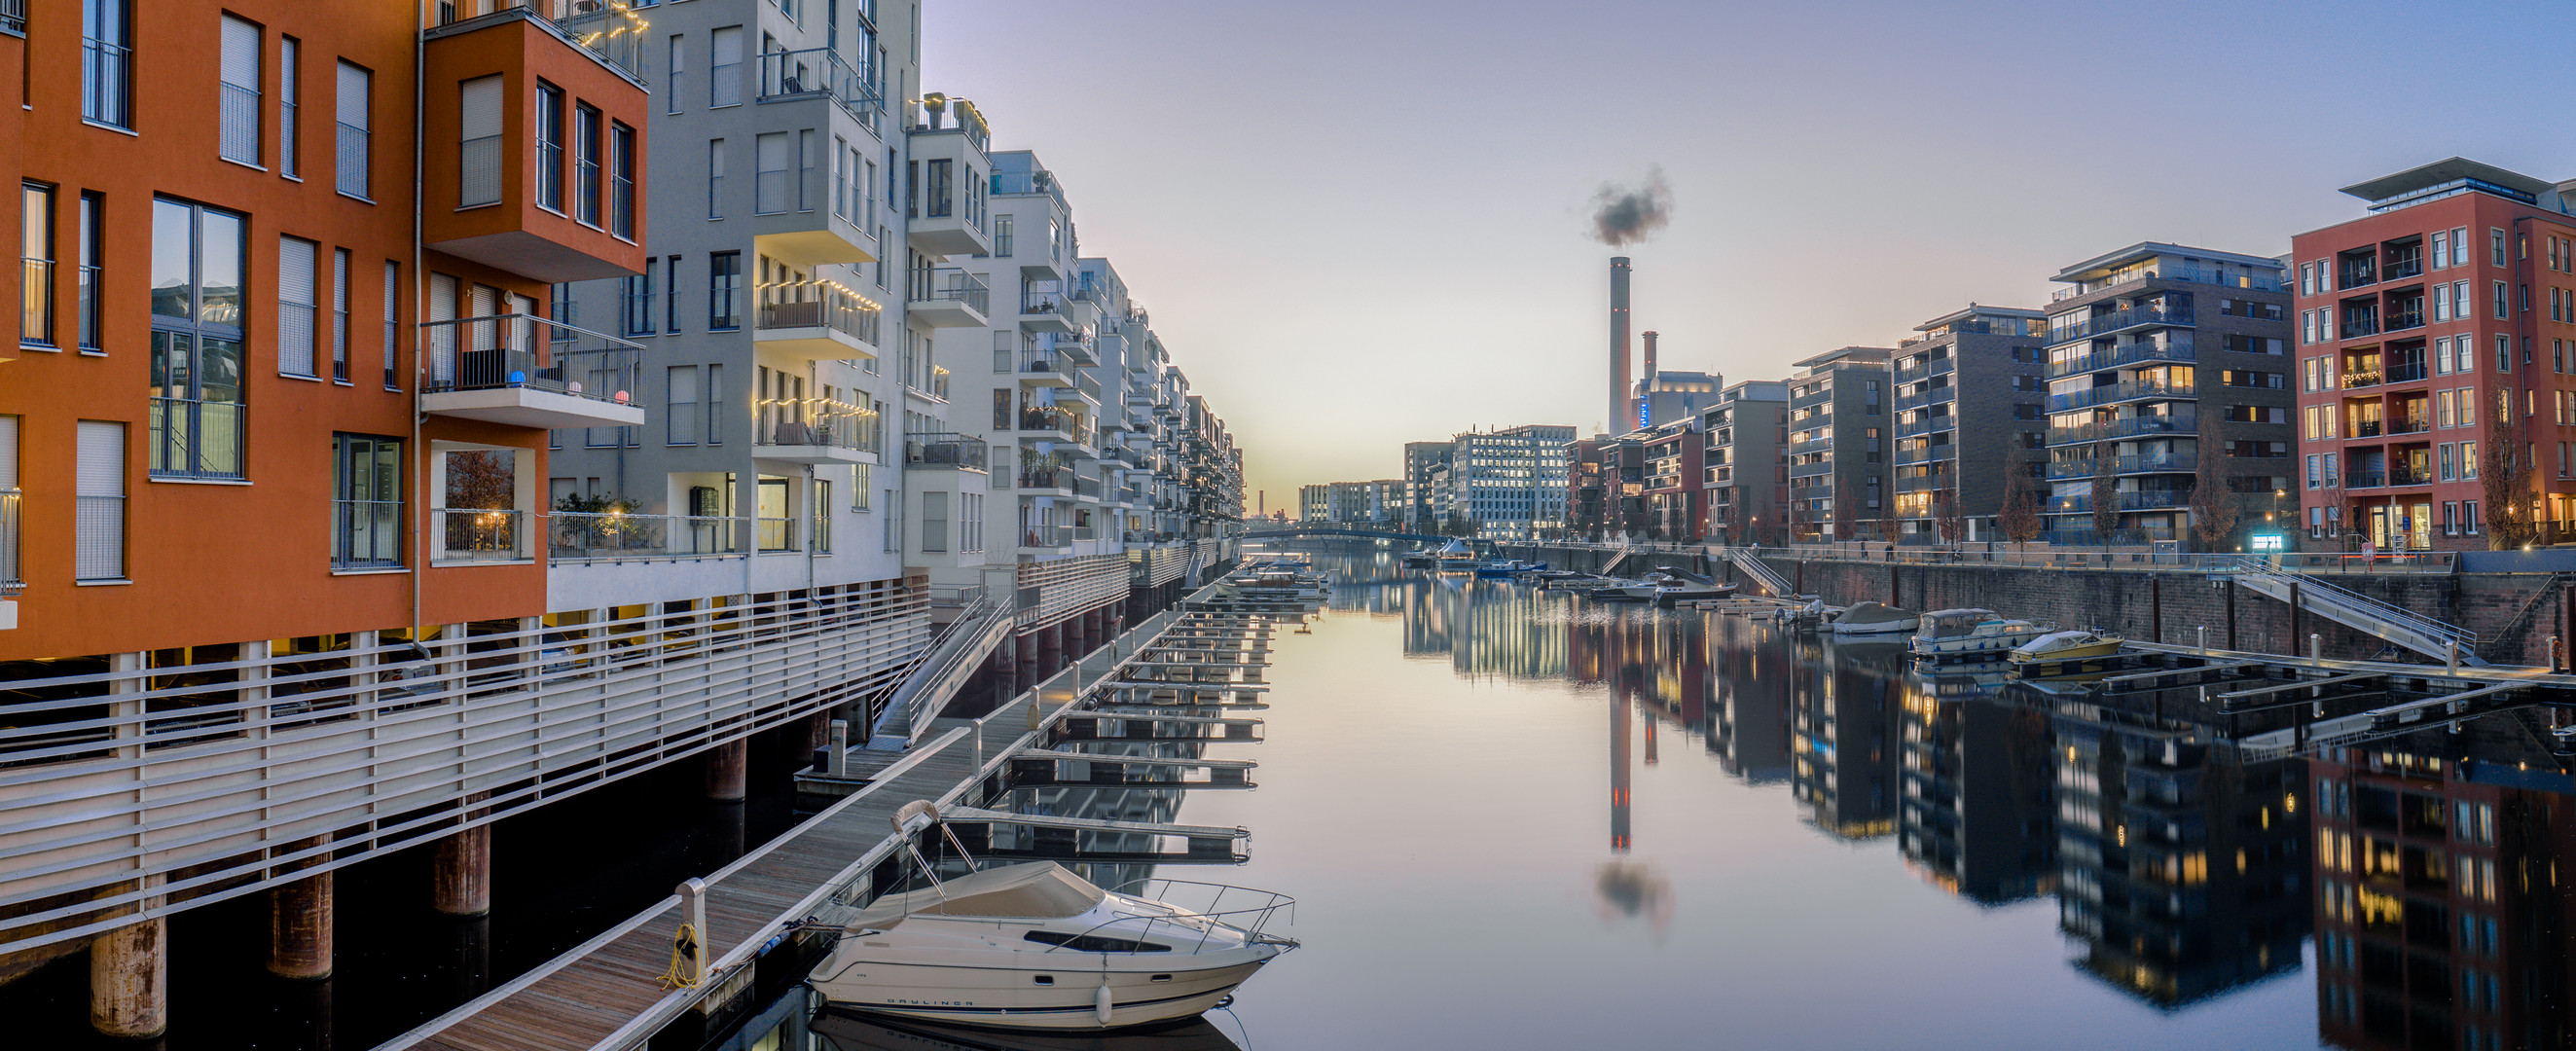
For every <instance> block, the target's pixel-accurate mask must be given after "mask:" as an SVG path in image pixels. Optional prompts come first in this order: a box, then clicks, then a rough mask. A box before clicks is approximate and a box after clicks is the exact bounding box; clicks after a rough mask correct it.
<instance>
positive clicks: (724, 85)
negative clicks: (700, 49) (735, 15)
mask: <svg viewBox="0 0 2576 1051" xmlns="http://www.w3.org/2000/svg"><path fill="white" fill-rule="evenodd" d="M714 59H715V61H714V62H713V63H712V64H711V65H710V66H709V67H708V68H709V69H710V70H712V71H713V75H712V76H709V77H708V78H707V85H708V87H709V88H710V89H711V90H712V94H711V96H710V98H709V102H708V104H709V105H711V106H739V105H742V27H740V26H734V27H731V28H727V29H719V30H716V31H715V51H714Z"/></svg>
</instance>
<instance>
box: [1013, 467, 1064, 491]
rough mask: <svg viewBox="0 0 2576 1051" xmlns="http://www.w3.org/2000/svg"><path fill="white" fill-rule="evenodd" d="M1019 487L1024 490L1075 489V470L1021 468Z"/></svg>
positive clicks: (1062, 468)
mask: <svg viewBox="0 0 2576 1051" xmlns="http://www.w3.org/2000/svg"><path fill="white" fill-rule="evenodd" d="M1019 487H1020V488H1022V489H1071V488H1073V470H1072V469H1071V468H1067V467H1023V468H1020V484H1019Z"/></svg>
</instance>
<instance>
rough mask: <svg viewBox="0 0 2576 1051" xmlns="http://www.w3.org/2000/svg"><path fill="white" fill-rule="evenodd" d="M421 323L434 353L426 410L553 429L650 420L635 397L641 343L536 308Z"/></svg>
mask: <svg viewBox="0 0 2576 1051" xmlns="http://www.w3.org/2000/svg"><path fill="white" fill-rule="evenodd" d="M540 329H542V330H543V331H542V332H541V331H540ZM420 330H421V344H422V347H423V349H424V350H425V351H427V353H428V356H429V359H430V363H429V383H428V385H427V386H426V387H424V388H423V389H422V391H421V395H420V408H421V411H422V412H427V413H433V414H437V415H441V416H454V417H457V418H459V419H468V420H482V421H484V422H486V423H500V424H507V425H510V426H513V427H535V428H543V429H549V430H569V429H573V428H581V427H633V426H637V425H640V424H642V423H643V422H644V409H643V408H642V407H641V406H638V405H634V404H631V402H632V400H633V395H632V393H631V392H633V391H634V390H636V389H637V384H636V379H637V370H638V368H639V367H640V364H641V361H642V358H643V349H644V348H643V346H642V345H640V344H637V343H632V342H629V341H627V340H623V339H619V338H617V337H615V336H610V335H606V334H603V333H598V332H592V331H589V330H587V329H580V328H574V327H573V326H570V325H563V324H557V323H556V322H553V321H550V320H547V319H545V318H541V317H537V316H535V315H532V314H491V315H484V316H481V317H470V318H458V319H456V320H453V321H424V322H421V323H420ZM549 336H552V337H560V338H548V337H549Z"/></svg>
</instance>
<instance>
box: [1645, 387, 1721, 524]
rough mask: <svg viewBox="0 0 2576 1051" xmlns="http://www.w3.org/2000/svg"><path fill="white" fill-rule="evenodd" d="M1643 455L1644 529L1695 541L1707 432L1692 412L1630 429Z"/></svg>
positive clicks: (1702, 516) (1702, 508) (1703, 511)
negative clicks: (1646, 427) (1638, 429)
mask: <svg viewBox="0 0 2576 1051" xmlns="http://www.w3.org/2000/svg"><path fill="white" fill-rule="evenodd" d="M1634 437H1635V438H1636V441H1637V445H1638V449H1639V453H1640V455H1641V456H1642V457H1643V458H1644V460H1645V480H1644V485H1645V498H1646V535H1647V536H1648V537H1649V538H1652V539H1656V540H1672V541H1679V542H1685V543H1695V542H1697V541H1698V540H1699V539H1700V538H1701V537H1702V536H1705V535H1707V532H1708V488H1707V483H1706V482H1705V481H1704V480H1703V479H1704V478H1705V473H1704V471H1703V467H1704V465H1705V464H1706V460H1707V453H1708V435H1707V434H1706V432H1704V431H1702V430H1701V429H1700V419H1699V415H1698V414H1697V413H1693V414H1690V415H1687V416H1682V417H1679V418H1677V419H1675V420H1673V421H1672V422H1670V423H1667V424H1664V425H1662V426H1660V427H1656V428H1654V429H1652V430H1648V431H1642V432H1639V433H1638V434H1636V435H1634Z"/></svg>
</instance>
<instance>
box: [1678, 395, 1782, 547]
mask: <svg viewBox="0 0 2576 1051" xmlns="http://www.w3.org/2000/svg"><path fill="white" fill-rule="evenodd" d="M1700 420H1701V426H1700V429H1701V431H1702V433H1704V434H1706V435H1707V436H1708V438H1707V440H1708V452H1707V455H1706V457H1705V458H1704V460H1703V466H1702V467H1701V476H1702V480H1703V481H1704V482H1705V484H1706V485H1707V487H1708V500H1707V507H1708V522H1707V528H1706V535H1707V536H1708V537H1709V539H1710V540H1711V541H1712V542H1714V543H1721V544H1749V543H1753V542H1755V541H1758V540H1760V539H1761V538H1763V537H1766V536H1777V535H1778V530H1779V529H1780V527H1781V524H1782V522H1781V518H1780V508H1781V505H1782V504H1783V503H1785V502H1786V501H1787V499H1788V485H1789V463H1788V460H1787V456H1786V448H1787V446H1788V438H1789V385H1788V384H1786V383H1782V382H1779V381H1777V380H1746V381H1744V382H1742V383H1738V384H1735V385H1734V386H1731V387H1728V388H1726V389H1725V390H1723V391H1720V392H1719V393H1718V395H1717V404H1715V405H1712V406H1710V407H1709V408H1707V409H1706V410H1704V411H1702V412H1701V413H1700ZM1765 529H1769V530H1771V532H1768V533H1765V532H1763V530H1765Z"/></svg>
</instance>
